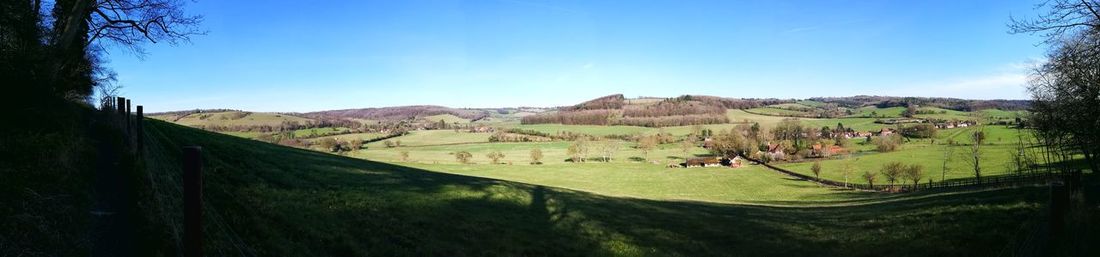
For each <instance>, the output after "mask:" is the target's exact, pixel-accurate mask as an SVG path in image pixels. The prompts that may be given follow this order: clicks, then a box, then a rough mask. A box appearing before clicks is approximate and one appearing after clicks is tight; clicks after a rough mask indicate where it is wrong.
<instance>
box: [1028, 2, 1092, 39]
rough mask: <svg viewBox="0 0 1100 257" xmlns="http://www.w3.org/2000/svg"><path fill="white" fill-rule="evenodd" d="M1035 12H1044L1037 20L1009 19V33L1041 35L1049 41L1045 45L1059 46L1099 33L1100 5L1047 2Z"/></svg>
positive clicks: (1038, 6)
mask: <svg viewBox="0 0 1100 257" xmlns="http://www.w3.org/2000/svg"><path fill="white" fill-rule="evenodd" d="M1035 8H1036V9H1045V10H1044V11H1043V12H1042V13H1041V14H1039V17H1036V18H1035V19H1017V18H1016V17H1010V19H1011V22H1010V23H1009V24H1008V29H1009V33H1013V34H1042V36H1044V37H1046V41H1044V43H1047V44H1051V45H1056V44H1059V43H1061V41H1063V39H1064V38H1065V37H1067V36H1070V37H1072V36H1074V35H1075V34H1078V33H1079V32H1081V31H1086V32H1087V33H1091V34H1095V33H1097V32H1098V31H1100V1H1097V0H1048V1H1043V2H1042V3H1040V4H1039V5H1037V6H1036V7H1035Z"/></svg>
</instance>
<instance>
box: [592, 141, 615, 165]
mask: <svg viewBox="0 0 1100 257" xmlns="http://www.w3.org/2000/svg"><path fill="white" fill-rule="evenodd" d="M596 150H597V151H599V153H600V154H601V157H603V161H604V162H611V157H613V156H615V153H616V152H618V151H619V142H618V141H615V140H601V141H600V142H599V143H598V144H596Z"/></svg>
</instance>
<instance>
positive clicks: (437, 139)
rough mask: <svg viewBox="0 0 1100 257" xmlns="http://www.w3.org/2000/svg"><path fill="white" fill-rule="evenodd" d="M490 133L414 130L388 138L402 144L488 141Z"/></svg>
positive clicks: (380, 144) (381, 145)
mask: <svg viewBox="0 0 1100 257" xmlns="http://www.w3.org/2000/svg"><path fill="white" fill-rule="evenodd" d="M490 135H491V134H489V133H470V132H466V131H458V132H455V131H454V130H416V131H410V132H409V134H408V135H404V136H400V137H395V138H391V139H388V140H389V141H397V140H401V145H402V146H426V145H447V144H465V143H484V142H489V136H490ZM367 147H370V148H384V147H385V144H384V141H380V142H374V143H370V144H367Z"/></svg>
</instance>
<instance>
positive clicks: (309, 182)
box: [146, 121, 1048, 256]
mask: <svg viewBox="0 0 1100 257" xmlns="http://www.w3.org/2000/svg"><path fill="white" fill-rule="evenodd" d="M146 127H147V128H148V132H149V133H148V136H149V137H150V140H149V141H148V142H149V144H150V146H149V151H150V153H149V154H148V155H147V156H148V157H147V158H148V159H147V162H149V163H152V164H154V165H153V166H152V167H150V170H151V171H155V172H157V173H158V174H157V175H156V176H155V177H156V178H157V179H155V181H157V182H158V183H164V184H166V185H171V184H173V183H174V182H173V181H178V180H173V179H178V176H179V171H178V169H174V167H178V166H177V165H178V164H177V163H179V152H178V149H179V147H180V146H183V145H201V146H203V149H204V150H203V151H204V158H205V163H206V164H205V165H206V168H205V169H206V174H205V175H204V176H205V178H206V182H205V183H206V185H205V187H206V201H207V203H206V206H207V211H208V213H209V214H210V215H212V217H217V218H214V219H213V221H211V222H208V223H205V224H206V225H207V233H208V237H207V251H208V252H212V253H216V252H238V251H248V252H252V253H254V254H255V255H261V256H273V255H274V256H334V255H338V256H360V255H383V256H438V255H447V256H729V255H738V256H811V255H812V256H933V255H934V256H980V255H989V254H990V253H996V252H1000V251H1001V249H1004V248H1005V247H1006V246H1010V245H1014V244H1017V243H1019V242H1022V241H1023V239H1024V238H1026V234H1021V233H1020V231H1030V230H1031V229H1032V228H1034V227H1036V226H1038V224H1041V223H1042V222H1044V221H1045V219H1044V218H1043V216H1042V215H1043V214H1042V213H1043V212H1042V211H1041V210H1042V209H1044V208H1045V207H1044V205H1043V204H1041V202H1042V199H1046V198H1047V197H1048V196H1046V195H1045V192H1046V191H1045V190H1042V189H1027V188H1024V189H1010V190H997V191H982V192H965V193H952V194H932V195H921V194H910V195H880V194H867V193H853V192H838V191H833V190H831V189H825V188H821V187H818V186H817V185H814V184H811V183H808V182H803V181H794V180H790V179H787V178H783V177H781V176H776V175H774V174H772V173H769V172H767V171H765V170H760V169H756V168H746V169H740V170H730V169H671V170H669V169H663V168H647V167H642V166H641V165H645V164H631V165H625V166H619V165H616V164H594V163H587V164H579V165H580V166H585V167H590V168H578V169H576V170H570V169H568V167H571V166H566V165H567V164H561V165H556V166H557V167H552V166H551V165H546V166H536V167H530V166H528V168H527V169H519V170H513V169H514V168H515V167H520V166H516V165H513V166H508V165H485V164H478V165H457V164H438V165H436V164H411V165H410V166H411V167H405V166H398V165H393V164H387V163H381V162H373V161H367V160H361V159H355V158H347V157H341V156H337V155H331V154H325V153H319V152H313V151H308V150H300V149H293V148H287V147H282V146H278V145H272V144H266V143H262V142H257V141H252V140H247V139H241V138H236V137H232V136H227V135H219V134H214V133H209V132H205V131H201V130H197V129H190V128H185V127H180V126H176V125H171V124H167V123H164V122H155V121H150V122H148V123H147V126H146ZM632 165H638V166H632ZM543 167H547V168H543ZM429 170H437V171H443V172H448V173H457V174H466V175H472V176H478V177H470V176H459V175H453V174H445V173H440V172H432V171H429ZM514 173H519V174H514ZM506 176H507V177H509V178H510V179H514V180H518V181H526V182H529V183H520V182H511V181H503V180H496V179H490V178H492V177H506ZM482 177H486V178H482ZM558 180H560V181H558ZM542 184H570V185H573V186H572V188H575V189H578V190H583V191H577V190H571V189H566V188H562V187H557V186H544V185H542ZM162 188H171V186H164V187H162ZM585 191H591V192H601V193H600V194H595V193H589V192H585ZM164 192H171V190H167V191H164ZM703 201H712V202H703ZM714 202H737V203H753V204H758V205H746V204H728V203H714ZM164 204H165V206H175V204H172V203H171V202H170V201H169V202H166V203H164ZM177 222H178V220H177ZM227 228H231V229H227ZM959 242H966V243H965V244H961V243H959ZM242 245H243V246H244V247H245V248H246V250H241V249H240V248H239V247H240V246H242Z"/></svg>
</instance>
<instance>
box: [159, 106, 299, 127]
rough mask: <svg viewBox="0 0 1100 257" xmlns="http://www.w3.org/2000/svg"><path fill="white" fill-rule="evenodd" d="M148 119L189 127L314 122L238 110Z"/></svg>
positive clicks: (198, 112) (194, 111)
mask: <svg viewBox="0 0 1100 257" xmlns="http://www.w3.org/2000/svg"><path fill="white" fill-rule="evenodd" d="M148 116H149V117H150V118H154V119H158V120H164V121H169V122H173V123H177V124H181V125H186V126H191V127H204V126H230V127H232V126H238V127H247V126H280V125H282V124H284V123H286V122H296V123H300V124H305V123H310V122H315V120H313V119H309V118H304V117H299V116H295V115H293V114H286V113H270V112H248V111H240V110H227V109H210V110H192V111H178V112H161V113H150V114H149V115H148Z"/></svg>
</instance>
